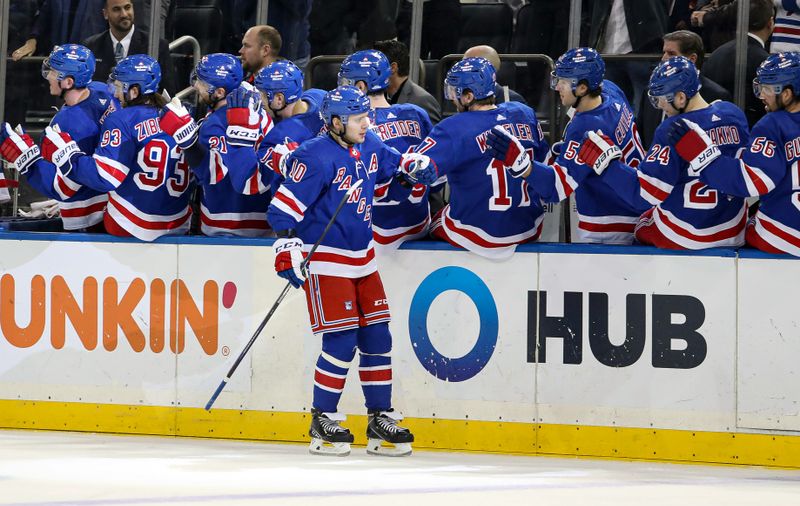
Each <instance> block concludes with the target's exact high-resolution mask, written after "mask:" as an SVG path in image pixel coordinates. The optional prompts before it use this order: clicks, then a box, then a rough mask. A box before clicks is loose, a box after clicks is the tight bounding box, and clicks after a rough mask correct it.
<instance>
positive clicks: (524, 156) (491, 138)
mask: <svg viewBox="0 0 800 506" xmlns="http://www.w3.org/2000/svg"><path fill="white" fill-rule="evenodd" d="M486 144H487V145H488V146H489V150H488V151H489V154H491V155H492V158H495V159H497V160H500V161H501V162H503V166H505V168H506V170H508V173H509V174H511V176H512V177H523V176H524V175H525V173H526V172H527V171H528V169H529V168H530V166H531V157H530V156H529V155H528V153H527V152H526V151H525V147H524V146H523V145H522V143H521V142H519V139H517V138H516V137H514V136H513V135H511V134H510V133H508V132H507V131H506V130H505V128H503V127H501V126H500V125H495V126H494V127H493V128H492V129H491V130H489V135H488V136H487V137H486Z"/></svg>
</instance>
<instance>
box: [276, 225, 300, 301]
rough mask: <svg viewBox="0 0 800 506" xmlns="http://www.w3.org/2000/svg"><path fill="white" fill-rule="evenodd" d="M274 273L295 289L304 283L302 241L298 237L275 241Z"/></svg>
mask: <svg viewBox="0 0 800 506" xmlns="http://www.w3.org/2000/svg"><path fill="white" fill-rule="evenodd" d="M273 248H275V271H276V272H277V273H278V276H280V277H282V278H284V279H286V280H288V281H289V283H291V284H292V286H293V287H295V288H300V287H301V286H303V283H305V282H306V272H305V268H304V267H303V265H302V264H303V241H302V240H301V239H300V238H299V237H289V238H279V239H275V244H273Z"/></svg>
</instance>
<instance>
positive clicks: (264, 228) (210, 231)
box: [200, 204, 270, 237]
mask: <svg viewBox="0 0 800 506" xmlns="http://www.w3.org/2000/svg"><path fill="white" fill-rule="evenodd" d="M200 230H201V231H202V232H203V235H208V236H215V235H234V236H238V237H264V236H266V235H268V234H269V232H270V228H269V225H268V224H267V212H266V209H265V210H264V211H263V212H252V213H245V212H230V213H212V212H211V211H209V210H208V208H207V207H206V206H205V205H204V204H200Z"/></svg>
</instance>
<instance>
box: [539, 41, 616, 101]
mask: <svg viewBox="0 0 800 506" xmlns="http://www.w3.org/2000/svg"><path fill="white" fill-rule="evenodd" d="M605 73H606V63H605V62H604V61H603V57H602V56H600V53H598V52H597V51H596V50H595V49H592V48H590V47H577V48H573V49H570V50H569V51H567V52H566V53H564V54H562V55H561V56H559V57H558V60H556V68H555V70H554V71H553V72H552V73H551V74H550V87H551V88H552V89H556V84H558V81H559V79H566V80H568V81H570V82H571V83H572V91H573V93H574V92H575V88H577V87H578V84H580V82H581V81H586V85H587V86H588V87H589V90H590V91H591V90H596V89H598V88H599V87H600V86H601V85H602V84H603V77H604V76H605Z"/></svg>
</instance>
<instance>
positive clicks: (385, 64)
mask: <svg viewBox="0 0 800 506" xmlns="http://www.w3.org/2000/svg"><path fill="white" fill-rule="evenodd" d="M391 74H392V69H391V64H390V63H389V59H388V58H387V57H386V55H385V54H383V53H381V52H380V51H377V50H375V49H366V50H364V51H356V52H355V53H353V54H351V55H350V56H348V57H347V58H345V59H344V61H343V62H342V66H341V67H340V68H339V86H346V85H350V86H355V85H356V83H357V82H358V81H364V83H365V84H366V85H367V91H368V92H373V91H381V90H385V89H386V88H388V87H389V76H390V75H391Z"/></svg>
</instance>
